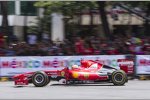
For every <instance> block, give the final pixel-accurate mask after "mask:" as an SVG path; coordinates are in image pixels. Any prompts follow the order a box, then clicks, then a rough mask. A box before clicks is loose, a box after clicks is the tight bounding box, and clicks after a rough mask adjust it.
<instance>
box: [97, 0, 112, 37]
mask: <svg viewBox="0 0 150 100" xmlns="http://www.w3.org/2000/svg"><path fill="white" fill-rule="evenodd" d="M97 3H98V5H99V11H100V15H101V21H102V26H103V30H104V33H105V36H106V37H108V38H109V39H111V32H110V29H109V24H108V21H107V13H106V11H105V1H98V2H97Z"/></svg>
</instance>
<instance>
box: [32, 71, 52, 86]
mask: <svg viewBox="0 0 150 100" xmlns="http://www.w3.org/2000/svg"><path fill="white" fill-rule="evenodd" d="M49 82H50V79H49V78H48V76H47V74H46V73H45V72H43V71H37V72H35V73H34V74H33V76H32V83H33V84H34V85H35V86H36V87H43V86H46V85H47V84H48V83H49Z"/></svg>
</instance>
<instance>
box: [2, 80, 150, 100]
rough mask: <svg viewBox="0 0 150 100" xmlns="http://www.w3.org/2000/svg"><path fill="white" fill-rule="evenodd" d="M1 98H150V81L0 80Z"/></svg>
mask: <svg viewBox="0 0 150 100" xmlns="http://www.w3.org/2000/svg"><path fill="white" fill-rule="evenodd" d="M0 99H150V81H139V80H131V81H129V82H128V83H127V84H126V85H125V86H113V85H112V84H111V83H107V84H77V85H71V86H66V85H60V84H58V82H51V83H50V84H49V85H48V86H46V87H34V86H33V85H32V84H31V85H28V86H24V87H15V86H14V84H13V82H0Z"/></svg>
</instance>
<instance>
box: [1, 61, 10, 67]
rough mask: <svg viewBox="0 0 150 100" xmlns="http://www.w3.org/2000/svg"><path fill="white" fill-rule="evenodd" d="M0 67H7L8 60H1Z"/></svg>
mask: <svg viewBox="0 0 150 100" xmlns="http://www.w3.org/2000/svg"><path fill="white" fill-rule="evenodd" d="M1 67H2V68H8V67H9V62H8V61H3V62H2V66H1Z"/></svg>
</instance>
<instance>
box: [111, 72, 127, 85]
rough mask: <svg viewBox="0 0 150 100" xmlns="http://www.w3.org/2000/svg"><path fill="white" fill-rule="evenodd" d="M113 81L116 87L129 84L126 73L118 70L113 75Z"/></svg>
mask: <svg viewBox="0 0 150 100" xmlns="http://www.w3.org/2000/svg"><path fill="white" fill-rule="evenodd" d="M111 80H112V82H113V84H114V85H124V84H125V83H126V82H127V75H126V73H125V72H124V71H122V70H117V71H114V72H113V73H112V75H111Z"/></svg>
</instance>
